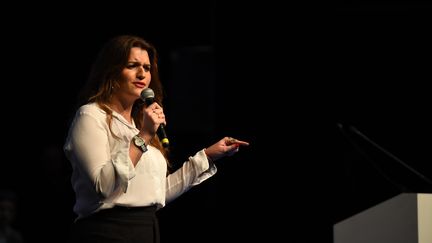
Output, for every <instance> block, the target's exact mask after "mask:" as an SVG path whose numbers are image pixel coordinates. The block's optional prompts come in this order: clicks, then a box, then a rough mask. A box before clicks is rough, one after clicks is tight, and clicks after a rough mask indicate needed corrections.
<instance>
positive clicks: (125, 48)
mask: <svg viewBox="0 0 432 243" xmlns="http://www.w3.org/2000/svg"><path fill="white" fill-rule="evenodd" d="M133 47H139V48H141V49H143V50H146V51H147V53H148V55H149V58H150V73H151V77H152V79H151V82H150V85H149V88H151V89H153V91H154V94H155V98H154V99H155V102H157V103H159V104H162V100H163V89H162V84H161V81H160V79H159V71H158V65H157V64H158V54H157V51H156V48H155V47H154V46H153V45H152V44H150V43H149V42H147V41H146V40H144V39H143V38H141V37H138V36H132V35H121V36H117V37H114V38H112V39H111V40H109V41H108V42H107V43H106V44H105V45H104V46H103V47H102V49H101V50H100V52H99V54H98V56H97V57H96V60H95V62H94V63H93V66H92V68H91V71H90V75H89V77H88V80H87V83H86V85H85V86H84V88H83V89H82V91H81V93H80V95H79V98H78V102H79V103H78V104H79V105H84V104H87V103H91V102H96V103H97V104H98V105H99V106H100V107H101V109H103V110H104V111H105V112H106V114H107V122H108V124H109V128H110V131H111V133H112V130H111V123H112V118H113V117H112V110H111V109H110V108H109V107H108V105H107V104H108V103H109V101H110V100H111V97H112V92H113V90H114V89H116V88H118V86H119V83H118V81H119V80H120V75H121V72H122V70H123V69H124V67H125V66H126V65H127V63H128V58H129V54H130V51H131V49H132V48H133ZM143 105H144V102H143V101H142V100H141V99H138V100H137V101H135V103H134V105H133V107H132V118H133V119H134V121H135V124H136V126H137V127H141V126H142V123H143V111H142V107H143ZM113 136H114V137H117V136H116V135H115V134H114V133H113ZM155 138H156V139H153V140H152V141H151V145H153V146H155V147H156V148H158V149H159V150H160V151H161V152H162V154H163V155H164V156H165V158H167V153H168V151H167V150H166V149H165V148H163V146H162V144H161V143H160V140H159V138H157V136H156V137H155ZM167 162H168V159H167Z"/></svg>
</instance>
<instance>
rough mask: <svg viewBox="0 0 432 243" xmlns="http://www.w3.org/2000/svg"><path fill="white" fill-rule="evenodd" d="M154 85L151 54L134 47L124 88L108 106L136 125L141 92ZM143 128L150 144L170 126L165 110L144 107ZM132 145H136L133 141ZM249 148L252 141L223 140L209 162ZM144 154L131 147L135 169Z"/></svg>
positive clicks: (212, 150)
mask: <svg viewBox="0 0 432 243" xmlns="http://www.w3.org/2000/svg"><path fill="white" fill-rule="evenodd" d="M150 82H151V74H150V58H149V55H148V52H147V51H146V50H143V49H141V48H139V47H133V48H131V51H130V54H129V60H128V64H127V65H126V67H124V68H123V70H122V72H121V80H120V82H119V84H120V86H119V88H117V89H116V90H115V91H114V92H113V96H112V99H111V101H110V103H109V104H108V105H109V106H110V107H111V109H113V110H115V111H116V112H118V113H119V114H121V115H122V116H123V117H124V118H125V119H126V120H127V121H129V122H130V123H132V116H131V114H132V107H133V104H134V102H135V101H136V100H137V99H140V94H141V91H142V90H144V89H145V88H147V87H149V85H150ZM143 109H144V112H143V116H144V117H143V118H144V121H143V126H142V127H141V128H140V132H139V134H138V135H139V136H140V137H142V138H144V140H145V141H146V144H149V143H150V141H151V140H152V138H153V137H154V136H155V134H156V131H157V128H158V127H159V125H160V124H165V125H166V120H165V114H164V112H163V108H162V107H161V106H160V105H159V104H157V103H156V102H154V103H153V104H151V105H149V106H148V107H144V108H143ZM131 143H132V142H131ZM245 145H249V143H248V142H245V141H241V140H237V139H233V138H230V137H224V138H223V139H221V140H220V141H218V142H216V143H215V144H213V145H211V146H209V147H208V148H206V150H205V152H206V155H207V157H208V158H209V159H211V160H212V161H216V160H218V159H220V158H222V157H224V156H231V155H233V154H235V153H236V152H238V150H239V147H240V146H245ZM141 155H142V151H141V150H140V149H139V148H137V147H136V146H134V145H133V144H131V146H130V150H129V156H130V158H131V160H132V163H133V164H134V166H135V165H136V163H137V162H138V160H139V159H140V157H141Z"/></svg>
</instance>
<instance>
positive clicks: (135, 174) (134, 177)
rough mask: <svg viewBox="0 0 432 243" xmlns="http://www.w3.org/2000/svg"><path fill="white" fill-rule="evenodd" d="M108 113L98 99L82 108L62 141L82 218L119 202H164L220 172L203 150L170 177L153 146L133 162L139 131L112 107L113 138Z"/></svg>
mask: <svg viewBox="0 0 432 243" xmlns="http://www.w3.org/2000/svg"><path fill="white" fill-rule="evenodd" d="M106 118H107V116H106V112H105V111H103V110H102V109H100V108H99V106H98V105H97V104H95V103H92V104H87V105H84V106H82V107H80V109H78V111H77V112H76V114H75V118H74V120H73V121H72V124H71V127H70V130H69V134H68V137H67V139H66V142H65V145H64V151H65V154H66V157H67V158H68V159H69V161H70V162H71V165H72V168H73V172H72V177H71V182H72V187H73V189H74V191H75V198H76V202H75V205H74V212H75V213H76V214H77V215H78V218H82V217H85V216H88V215H90V214H92V213H94V212H96V211H99V210H101V209H104V208H111V207H114V206H115V205H122V206H132V207H133V206H149V205H157V206H158V208H161V207H164V206H165V203H166V202H170V201H171V200H173V199H175V198H176V197H178V196H180V195H181V194H182V193H184V192H186V191H187V190H189V189H190V188H191V187H192V186H195V185H198V184H200V183H201V182H202V181H204V180H206V179H207V178H209V177H211V176H212V175H214V174H215V173H216V171H217V169H216V166H215V165H214V164H213V163H211V162H210V161H209V160H208V159H207V156H206V154H205V152H204V149H202V150H201V151H199V152H197V153H196V154H195V155H194V156H191V157H189V159H188V161H186V162H185V163H184V164H183V166H182V167H181V168H179V169H178V170H176V171H175V172H174V173H172V174H169V175H168V176H167V175H166V174H167V164H166V161H165V157H164V156H163V155H162V153H161V152H160V151H159V150H158V149H157V148H155V147H153V146H151V145H149V146H148V151H147V152H145V153H144V154H143V155H142V156H141V158H140V159H139V161H138V163H137V164H136V166H135V167H134V166H133V164H132V161H131V160H130V157H129V146H130V144H131V140H132V138H133V136H134V135H136V134H138V132H139V130H138V129H137V128H136V127H135V124H134V123H133V124H130V123H129V122H128V121H126V119H125V118H124V117H123V116H121V115H120V114H119V113H117V112H115V111H113V119H112V124H111V125H112V127H111V128H112V131H113V132H114V134H116V135H117V136H118V137H119V139H118V138H115V137H114V136H113V135H112V134H111V132H110V130H109V127H108V123H107V120H106Z"/></svg>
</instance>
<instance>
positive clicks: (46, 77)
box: [1, 1, 432, 242]
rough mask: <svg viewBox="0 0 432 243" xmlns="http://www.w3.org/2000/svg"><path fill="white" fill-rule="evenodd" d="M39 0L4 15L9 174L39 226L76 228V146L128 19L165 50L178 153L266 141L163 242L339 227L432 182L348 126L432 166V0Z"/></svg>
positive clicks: (217, 182) (233, 162)
mask: <svg viewBox="0 0 432 243" xmlns="http://www.w3.org/2000/svg"><path fill="white" fill-rule="evenodd" d="M26 7H27V8H28V9H33V10H34V11H31V12H30V13H31V14H24V13H23V12H22V11H21V10H20V8H22V6H16V7H13V8H11V9H5V11H10V13H11V15H9V16H8V17H6V16H2V17H1V18H2V21H1V22H2V24H1V25H2V32H3V35H2V36H3V37H2V41H1V43H2V45H1V48H2V53H3V54H4V55H3V62H2V63H3V64H2V66H3V68H2V70H3V75H2V76H3V82H2V87H3V88H2V90H3V91H4V92H3V95H2V98H1V101H2V104H3V116H2V119H1V122H2V123H1V124H2V127H3V128H4V132H3V138H4V141H3V146H2V148H3V150H2V152H3V154H4V159H3V160H2V167H1V183H2V184H1V187H2V188H8V189H12V190H14V191H15V192H16V193H17V194H18V196H19V204H18V218H17V221H16V226H17V227H18V228H19V229H20V230H21V231H22V232H23V234H24V236H25V238H26V242H37V241H53V242H62V241H63V240H62V239H64V237H65V234H66V233H67V230H68V227H69V224H70V223H71V221H72V219H73V214H72V212H71V209H72V203H73V194H72V191H71V189H70V185H69V178H68V176H69V173H70V168H69V166H68V163H67V161H65V159H64V157H63V154H62V151H61V148H62V145H63V141H64V139H65V134H66V132H67V127H68V125H69V124H68V122H69V119H70V118H71V116H72V114H73V111H74V110H73V105H74V101H75V96H76V93H77V92H78V89H79V88H80V87H81V85H82V84H83V82H84V80H85V78H86V75H87V72H88V69H89V67H90V63H91V61H92V60H93V58H94V56H95V55H96V52H97V50H98V49H99V48H100V46H101V44H102V43H103V42H104V41H106V40H107V39H108V38H110V37H112V36H114V35H117V34H137V35H140V36H143V37H144V38H146V39H148V40H149V41H151V42H153V43H154V44H155V46H156V47H157V48H158V50H159V52H160V62H161V63H160V71H161V75H162V76H161V77H162V80H163V82H164V84H165V87H166V91H167V98H166V103H165V104H164V105H165V107H166V111H167V117H168V122H169V125H168V126H167V129H168V134H169V135H170V137H171V139H170V140H171V141H172V143H173V148H172V150H173V154H172V155H173V159H174V160H175V161H180V162H181V161H183V160H184V159H186V158H187V156H188V155H190V154H192V153H194V152H195V151H197V150H198V149H200V148H202V147H204V146H206V145H209V144H211V143H213V142H215V141H217V140H218V139H220V138H221V137H222V136H226V135H229V136H234V137H238V138H242V139H245V140H248V141H250V142H251V146H249V147H248V148H245V149H242V150H241V152H240V153H238V154H237V155H236V156H234V157H230V158H226V159H224V160H223V161H220V163H219V167H218V168H219V172H218V174H217V175H215V177H213V178H211V179H210V180H208V181H206V182H205V183H203V184H202V185H200V186H199V187H196V188H193V189H192V190H191V191H189V192H188V193H186V194H185V195H183V196H182V197H180V198H179V199H178V200H177V201H176V202H174V203H172V204H170V205H167V207H166V208H164V209H162V210H161V211H160V212H159V214H160V220H161V231H162V240H163V241H164V242H173V241H174V240H177V241H180V242H182V241H188V242H202V241H205V242H219V241H222V240H225V239H234V240H252V239H267V240H266V241H276V239H279V238H280V237H282V238H283V239H284V241H289V240H294V239H296V240H299V239H302V240H303V242H307V241H312V240H320V241H321V242H323V241H324V242H331V241H332V225H333V224H334V223H336V222H338V221H339V220H342V219H344V218H347V217H349V216H351V215H353V214H354V213H357V212H360V211H362V210H364V209H366V208H367V207H370V206H372V205H375V204H377V203H379V202H381V201H383V200H385V199H388V198H390V197H392V196H395V195H397V194H399V193H401V192H402V191H403V190H410V191H414V192H423V191H430V190H429V189H430V185H425V184H424V183H423V182H422V181H421V180H420V179H419V178H418V177H416V176H413V174H412V173H411V172H409V171H408V170H406V169H404V168H403V166H400V165H398V163H397V162H396V161H394V160H392V159H391V158H389V157H388V156H385V155H384V154H383V153H380V152H379V151H377V150H376V149H375V148H373V147H372V146H370V144H368V143H365V142H364V141H362V140H361V138H359V137H358V136H355V135H353V134H346V135H348V136H349V137H351V139H352V140H351V141H354V142H358V143H359V146H360V147H361V150H362V152H363V153H366V154H367V155H368V156H369V158H370V159H369V160H368V159H366V158H365V157H364V156H363V155H362V154H361V153H359V151H357V150H355V149H354V147H353V146H352V145H351V144H350V141H349V140H347V138H346V137H345V136H344V133H343V131H345V130H343V131H342V130H341V129H340V127H339V126H338V124H343V125H344V127H347V126H349V125H353V126H355V127H356V128H357V129H359V130H360V131H362V132H363V133H364V134H366V135H368V136H369V137H370V138H371V139H373V140H374V141H375V142H377V143H378V144H380V145H381V146H383V147H384V148H386V149H388V150H389V151H391V152H392V153H393V154H395V155H396V156H398V157H399V158H400V159H402V160H403V161H404V162H406V163H407V164H409V165H410V166H412V167H413V168H415V169H417V170H418V171H420V172H421V173H423V174H425V175H426V176H429V177H432V173H431V172H430V171H431V170H430V165H429V164H430V163H429V162H428V161H430V155H429V153H428V148H429V145H430V142H429V139H428V138H429V137H430V135H431V129H430V126H429V123H430V118H429V115H428V111H429V105H428V104H429V103H430V101H429V99H430V98H429V90H428V88H427V87H428V81H429V79H430V75H429V73H428V69H427V67H428V66H430V61H429V59H430V58H429V57H430V54H431V50H430V47H429V46H430V44H429V43H430V37H429V34H428V32H429V31H428V29H427V28H428V23H430V19H429V17H428V14H429V13H430V6H429V4H427V3H426V2H423V1H331V2H327V3H322V2H320V3H314V2H310V1H309V2H308V3H305V4H298V3H297V4H291V5H290V4H288V5H284V6H276V5H275V4H274V3H271V2H264V3H259V4H258V3H256V4H253V3H244V4H239V3H237V4H235V5H234V4H233V3H229V2H222V1H208V2H206V3H198V2H195V3H192V2H187V3H185V2H182V3H168V2H167V3H145V2H142V3H130V4H127V5H126V4H125V3H122V4H109V5H108V4H103V5H99V6H85V5H80V6H78V5H77V4H67V3H63V4H57V5H52V4H51V5H50V6H43V5H40V3H38V5H37V6H29V5H26ZM36 9H38V10H36ZM42 9H45V10H42ZM10 16H12V17H10ZM18 19H19V20H20V21H18ZM345 132H349V131H345ZM377 167H378V168H379V170H377ZM389 178H390V179H389ZM401 185H403V186H404V187H406V188H405V189H402V187H401ZM285 239H286V240H285Z"/></svg>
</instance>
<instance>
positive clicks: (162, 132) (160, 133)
mask: <svg viewBox="0 0 432 243" xmlns="http://www.w3.org/2000/svg"><path fill="white" fill-rule="evenodd" d="M144 102H145V104H146V105H147V106H149V105H151V104H153V102H154V99H153V98H146V99H145V100H144ZM156 133H157V136H158V137H159V140H160V141H161V143H162V146H163V147H164V148H166V147H168V146H169V140H168V136H167V134H166V132H165V125H164V124H159V127H158V129H157V131H156Z"/></svg>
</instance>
